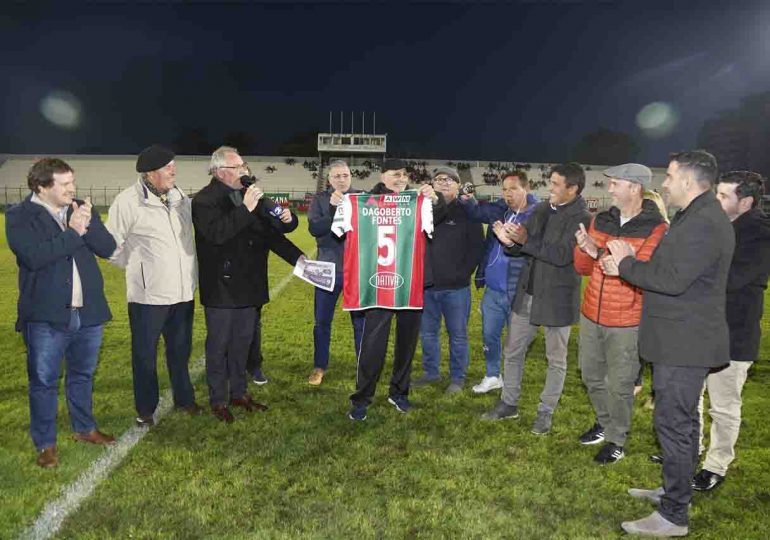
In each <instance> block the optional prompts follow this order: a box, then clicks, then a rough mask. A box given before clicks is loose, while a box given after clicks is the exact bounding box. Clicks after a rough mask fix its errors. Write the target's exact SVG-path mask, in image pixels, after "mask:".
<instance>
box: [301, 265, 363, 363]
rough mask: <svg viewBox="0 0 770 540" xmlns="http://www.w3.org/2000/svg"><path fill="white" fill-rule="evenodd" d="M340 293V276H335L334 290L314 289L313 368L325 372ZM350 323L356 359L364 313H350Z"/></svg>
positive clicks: (359, 348) (359, 346)
mask: <svg viewBox="0 0 770 540" xmlns="http://www.w3.org/2000/svg"><path fill="white" fill-rule="evenodd" d="M341 292H342V274H337V277H336V279H335V281H334V290H333V291H331V292H330V291H325V290H323V289H319V288H318V287H316V289H315V325H314V326H313V366H314V367H317V368H320V369H323V370H326V368H327V367H328V366H329V343H330V342H331V337H332V321H333V320H334V309H335V307H336V306H337V299H338V298H339V296H340V293H341ZM350 321H351V322H352V323H353V341H354V344H353V346H354V347H355V349H356V358H358V352H359V351H360V350H361V336H362V335H363V333H364V312H363V311H351V312H350Z"/></svg>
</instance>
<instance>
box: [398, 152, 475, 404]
mask: <svg viewBox="0 0 770 540" xmlns="http://www.w3.org/2000/svg"><path fill="white" fill-rule="evenodd" d="M433 188H434V189H435V190H436V192H437V193H441V194H442V195H443V196H444V200H445V201H446V204H447V213H446V217H445V218H444V220H443V221H442V222H441V223H439V224H438V225H436V228H435V230H434V232H433V241H432V243H431V249H430V251H429V252H428V257H429V259H430V261H429V264H430V265H431V268H432V269H433V286H432V287H428V288H427V289H425V291H424V293H423V294H424V296H423V306H424V307H423V313H422V322H421V326H420V339H421V341H422V367H423V375H422V377H420V378H419V379H417V380H416V381H414V382H413V383H412V385H413V386H424V385H427V384H435V383H438V382H439V381H441V375H440V373H439V366H440V364H441V341H440V335H441V318H442V317H443V318H444V323H445V325H446V330H447V334H448V335H449V379H450V381H449V386H448V387H447V389H446V392H447V393H448V394H454V393H457V392H460V391H462V389H463V386H464V385H465V373H466V370H467V369H468V355H469V351H468V317H469V316H470V312H471V287H470V280H471V275H472V274H473V270H474V269H475V268H476V266H477V265H478V264H479V259H480V258H481V252H482V249H483V246H484V243H483V240H484V236H483V231H482V227H481V223H474V222H472V221H470V220H469V219H468V216H467V215H466V214H465V211H464V210H463V209H462V207H461V206H460V204H459V199H458V197H459V194H460V176H459V174H458V173H457V170H456V169H454V168H452V167H438V168H436V169H434V171H433Z"/></svg>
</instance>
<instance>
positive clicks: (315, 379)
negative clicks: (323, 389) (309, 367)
mask: <svg viewBox="0 0 770 540" xmlns="http://www.w3.org/2000/svg"><path fill="white" fill-rule="evenodd" d="M323 380H324V370H322V369H321V368H315V369H314V370H313V373H311V374H310V377H308V379H307V383H308V384H309V385H310V386H318V385H320V384H321V383H322V382H323Z"/></svg>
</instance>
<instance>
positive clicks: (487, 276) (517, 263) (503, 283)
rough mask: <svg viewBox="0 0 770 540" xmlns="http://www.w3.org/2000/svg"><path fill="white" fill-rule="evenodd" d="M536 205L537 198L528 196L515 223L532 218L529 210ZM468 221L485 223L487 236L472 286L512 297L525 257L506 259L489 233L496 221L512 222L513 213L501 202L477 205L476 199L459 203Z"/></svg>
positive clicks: (492, 235)
mask: <svg viewBox="0 0 770 540" xmlns="http://www.w3.org/2000/svg"><path fill="white" fill-rule="evenodd" d="M537 203H538V199H537V197H535V196H534V195H533V194H531V193H528V194H527V207H526V208H524V209H523V210H522V211H521V212H520V213H519V214H518V215H517V216H515V220H516V223H524V222H526V221H527V219H529V216H530V215H532V211H533V210H534V208H535V206H536V205H537ZM461 204H462V206H463V209H464V210H465V212H466V214H467V216H468V219H470V220H471V221H475V222H478V223H486V224H487V225H488V227H487V237H486V241H485V243H484V246H485V249H484V256H483V257H482V259H481V263H480V264H479V267H478V270H476V277H475V284H476V288H481V287H484V286H487V287H490V288H492V289H495V290H498V291H500V292H507V293H508V294H509V296H510V297H511V298H513V296H514V295H515V293H516V285H517V284H518V282H519V275H520V274H521V270H522V268H523V267H524V265H525V263H526V258H525V257H509V256H507V255H505V253H504V247H505V246H503V245H502V244H500V242H499V241H498V239H497V237H496V236H495V233H494V232H493V231H492V227H491V225H492V223H494V222H495V221H502V222H505V221H511V220H512V219H514V215H515V213H514V212H513V210H511V209H510V208H508V205H507V204H506V203H505V201H504V200H502V199H498V200H497V201H495V202H493V203H489V204H479V203H478V202H477V201H476V200H475V199H469V200H467V201H461Z"/></svg>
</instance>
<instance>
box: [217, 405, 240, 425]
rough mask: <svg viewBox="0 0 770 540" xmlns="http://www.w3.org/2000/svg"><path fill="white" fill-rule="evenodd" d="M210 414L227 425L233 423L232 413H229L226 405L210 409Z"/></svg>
mask: <svg viewBox="0 0 770 540" xmlns="http://www.w3.org/2000/svg"><path fill="white" fill-rule="evenodd" d="M211 414H213V415H214V416H216V417H217V419H218V420H221V421H222V422H227V423H228V424H232V423H233V422H235V417H234V416H233V413H231V412H230V409H228V408H227V405H215V406H214V407H211Z"/></svg>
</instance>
